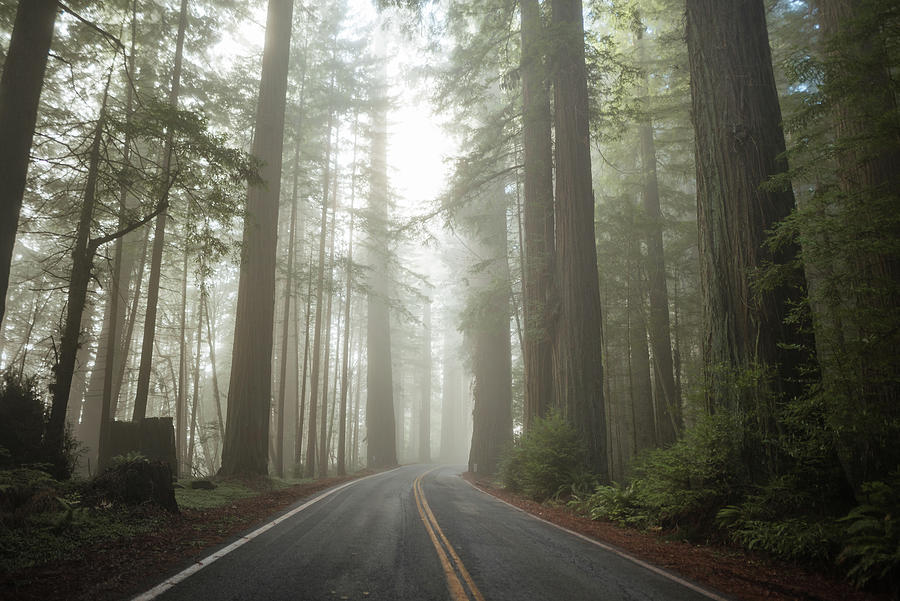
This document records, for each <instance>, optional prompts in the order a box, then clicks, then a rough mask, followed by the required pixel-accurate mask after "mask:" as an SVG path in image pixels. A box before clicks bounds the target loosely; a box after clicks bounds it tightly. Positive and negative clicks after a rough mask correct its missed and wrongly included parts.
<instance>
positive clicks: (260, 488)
mask: <svg viewBox="0 0 900 601" xmlns="http://www.w3.org/2000/svg"><path fill="white" fill-rule="evenodd" d="M369 473H371V472H368V471H362V472H357V473H356V474H353V475H352V476H346V477H336V478H326V479H323V480H315V481H311V482H301V483H299V484H294V485H289V486H285V487H281V488H278V487H277V486H276V485H275V484H273V481H271V480H269V479H263V478H261V479H259V480H255V481H246V480H245V481H239V482H226V483H219V487H218V488H217V489H216V490H212V491H203V493H207V492H208V494H190V495H184V498H183V499H182V498H179V505H181V513H180V514H170V513H166V512H165V511H164V510H162V509H158V508H155V507H148V506H142V507H139V508H135V509H134V510H132V511H131V512H130V513H129V515H128V517H127V518H126V520H130V521H131V523H132V524H133V525H134V526H135V530H136V531H138V533H137V534H134V535H130V536H128V535H126V536H119V537H115V538H107V539H104V540H100V541H98V542H96V543H94V544H89V545H85V546H83V547H80V548H78V549H77V550H76V552H70V553H67V554H66V556H65V558H63V559H59V560H53V561H47V562H43V563H41V564H40V565H36V566H33V567H28V568H25V569H23V570H18V571H15V572H12V573H8V574H2V573H0V599H2V600H6V599H10V600H12V599H15V600H16V601H32V600H34V601H37V600H41V601H50V600H53V599H65V600H67V601H82V600H84V601H87V600H90V601H103V600H106V599H122V598H127V597H128V596H130V595H133V594H139V593H141V592H143V590H145V589H149V588H151V587H153V586H154V585H156V584H157V583H158V582H159V580H160V579H161V578H163V577H165V576H166V575H167V574H171V573H172V572H175V571H176V570H177V569H178V568H180V567H183V566H185V565H187V564H189V563H191V562H192V561H196V560H198V559H200V558H201V557H203V556H205V555H208V554H209V550H210V548H211V547H215V546H217V545H221V544H222V543H224V542H226V541H228V540H230V539H232V538H234V537H235V536H236V535H238V534H240V533H242V532H245V531H247V530H249V529H251V528H252V527H254V526H256V525H259V524H261V523H263V522H265V521H267V520H268V519H269V518H271V517H273V515H275V514H277V513H279V512H282V511H284V510H285V509H287V508H288V507H289V506H291V505H293V504H294V503H296V502H298V501H300V500H302V499H304V498H307V497H310V496H312V495H314V494H315V493H317V492H320V491H322V490H325V489H327V488H331V487H332V486H335V485H337V484H340V483H341V482H346V481H348V480H352V479H354V478H359V477H362V476H365V475H367V474H369ZM229 488H230V489H231V490H229ZM192 492H194V491H192ZM198 492H199V491H198ZM251 495H252V496H251ZM181 496H182V495H179V494H178V492H176V497H181ZM148 524H150V525H151V527H150V528H147V525H148Z"/></svg>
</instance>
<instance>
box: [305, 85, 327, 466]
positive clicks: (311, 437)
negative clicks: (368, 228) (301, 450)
mask: <svg viewBox="0 0 900 601" xmlns="http://www.w3.org/2000/svg"><path fill="white" fill-rule="evenodd" d="M329 89H330V90H331V91H332V92H333V91H334V75H332V77H331V86H330V88H329ZM332 129H334V110H333V109H329V114H328V128H327V130H326V132H327V138H326V140H325V165H324V168H323V169H324V172H323V174H322V180H323V183H322V219H321V222H320V224H319V267H318V272H317V274H316V329H315V334H314V335H313V356H312V372H311V373H310V386H309V391H310V392H309V430H308V432H307V433H306V465H305V466H304V475H305V476H306V477H307V478H312V477H313V476H315V475H316V461H317V456H316V453H317V452H318V448H319V447H318V444H317V438H316V427H317V426H318V425H319V422H318V405H319V373H320V371H321V361H322V355H321V351H322V347H321V345H322V327H323V325H322V308H323V307H322V303H323V301H324V299H325V298H324V295H325V246H326V243H327V241H328V189H329V186H330V184H331V131H332ZM326 372H327V368H326ZM323 390H324V387H323ZM323 407H324V405H323ZM323 413H324V412H323ZM322 419H324V415H323V418H322Z"/></svg>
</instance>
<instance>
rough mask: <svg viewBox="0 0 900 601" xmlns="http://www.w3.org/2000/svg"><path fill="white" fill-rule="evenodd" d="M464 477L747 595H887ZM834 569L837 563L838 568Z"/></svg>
mask: <svg viewBox="0 0 900 601" xmlns="http://www.w3.org/2000/svg"><path fill="white" fill-rule="evenodd" d="M463 477H464V478H465V479H466V480H467V481H468V482H469V483H471V484H473V485H474V486H476V487H477V488H479V489H481V490H482V491H484V492H486V493H488V494H490V495H493V496H495V497H497V498H498V499H500V500H502V501H504V502H506V503H508V504H510V505H513V506H515V507H518V508H519V509H521V510H523V511H525V512H527V513H530V514H532V515H534V516H536V517H538V518H540V519H542V520H545V521H547V522H551V523H553V524H556V525H557V526H562V527H563V528H566V529H568V530H571V531H574V532H577V533H578V534H581V535H583V536H586V537H589V538H591V539H595V540H597V541H600V542H603V543H605V544H607V545H609V546H612V547H615V548H617V549H620V550H622V551H624V552H625V553H627V554H629V555H631V556H633V557H636V558H638V559H642V560H644V561H646V562H648V563H652V564H654V565H656V566H659V567H662V568H665V569H667V570H669V571H671V572H674V573H676V574H679V575H680V576H682V577H684V578H687V579H688V580H691V581H693V582H696V583H698V584H702V585H705V586H708V587H710V588H712V589H715V590H717V591H719V592H721V593H725V594H727V595H729V596H731V597H734V598H735V599H741V600H744V601H795V600H803V601H864V600H878V601H882V600H884V601H887V600H888V599H890V597H889V596H887V595H878V594H873V593H867V592H862V591H858V590H856V589H854V588H852V587H851V586H850V585H849V584H847V583H846V582H843V581H841V580H839V579H837V578H836V577H835V575H833V574H826V573H825V572H824V570H825V569H827V568H823V570H822V571H816V570H813V569H810V568H809V567H804V566H798V565H794V564H790V563H786V562H781V561H775V560H773V559H770V558H768V557H765V556H762V555H759V554H753V553H748V552H746V551H744V550H742V549H739V548H735V547H725V546H717V545H697V544H692V543H689V542H686V541H683V540H677V539H676V538H675V537H674V536H673V533H671V532H663V531H655V532H654V531H641V530H636V529H634V528H627V527H623V526H619V525H617V524H615V523H613V522H609V521H595V520H592V519H590V518H588V517H584V516H581V515H578V514H577V513H576V512H575V511H573V510H572V509H570V508H569V507H566V506H565V505H559V504H553V503H537V502H535V501H532V500H530V499H527V498H525V497H523V496H520V495H517V494H514V493H511V492H509V491H508V490H505V489H503V488H500V487H498V486H497V485H496V484H495V483H494V482H493V481H491V480H490V479H483V478H476V477H474V476H473V475H472V474H470V473H466V474H463ZM832 571H833V568H832Z"/></svg>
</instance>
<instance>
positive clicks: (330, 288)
mask: <svg viewBox="0 0 900 601" xmlns="http://www.w3.org/2000/svg"><path fill="white" fill-rule="evenodd" d="M334 139H335V152H334V161H335V165H334V188H333V190H332V193H331V202H332V204H333V206H332V209H331V227H330V228H328V229H329V230H330V237H331V241H330V243H329V244H330V250H329V252H328V282H327V283H326V286H327V288H326V292H327V294H328V300H327V301H326V308H325V323H324V326H325V360H324V362H323V363H322V365H323V369H322V421H321V424H320V430H319V470H318V471H319V478H325V477H326V476H328V429H327V427H328V376H329V369H328V368H329V365H330V361H331V308H332V302H333V301H334V239H335V228H336V227H337V174H338V168H337V154H338V151H339V150H340V146H339V143H338V140H339V139H340V138H339V135H338V132H337V131H335V134H334Z"/></svg>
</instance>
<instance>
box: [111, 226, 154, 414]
mask: <svg viewBox="0 0 900 601" xmlns="http://www.w3.org/2000/svg"><path fill="white" fill-rule="evenodd" d="M149 245H150V228H149V227H145V228H144V241H143V243H142V244H141V252H140V257H141V260H140V263H138V268H137V273H136V274H135V276H134V289H133V290H132V291H131V309H130V311H129V312H128V322H127V324H126V326H125V336H123V339H122V349H123V355H122V360H121V361H119V362H118V363H117V364H115V369H116V373H115V374H114V375H115V381H114V382H113V393H112V399H111V404H110V412H109V414H110V419H115V418H116V416H117V415H118V409H119V397H120V396H121V391H122V383H123V382H124V381H125V369H126V368H127V367H128V355H129V353H130V351H131V341H132V340H133V339H134V324H135V323H136V322H137V314H138V305H140V302H141V284H142V283H143V281H144V270H145V269H146V268H147V247H148V246H149ZM126 392H127V394H126V395H125V396H126V397H127V398H130V393H131V391H130V390H128V391H126Z"/></svg>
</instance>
